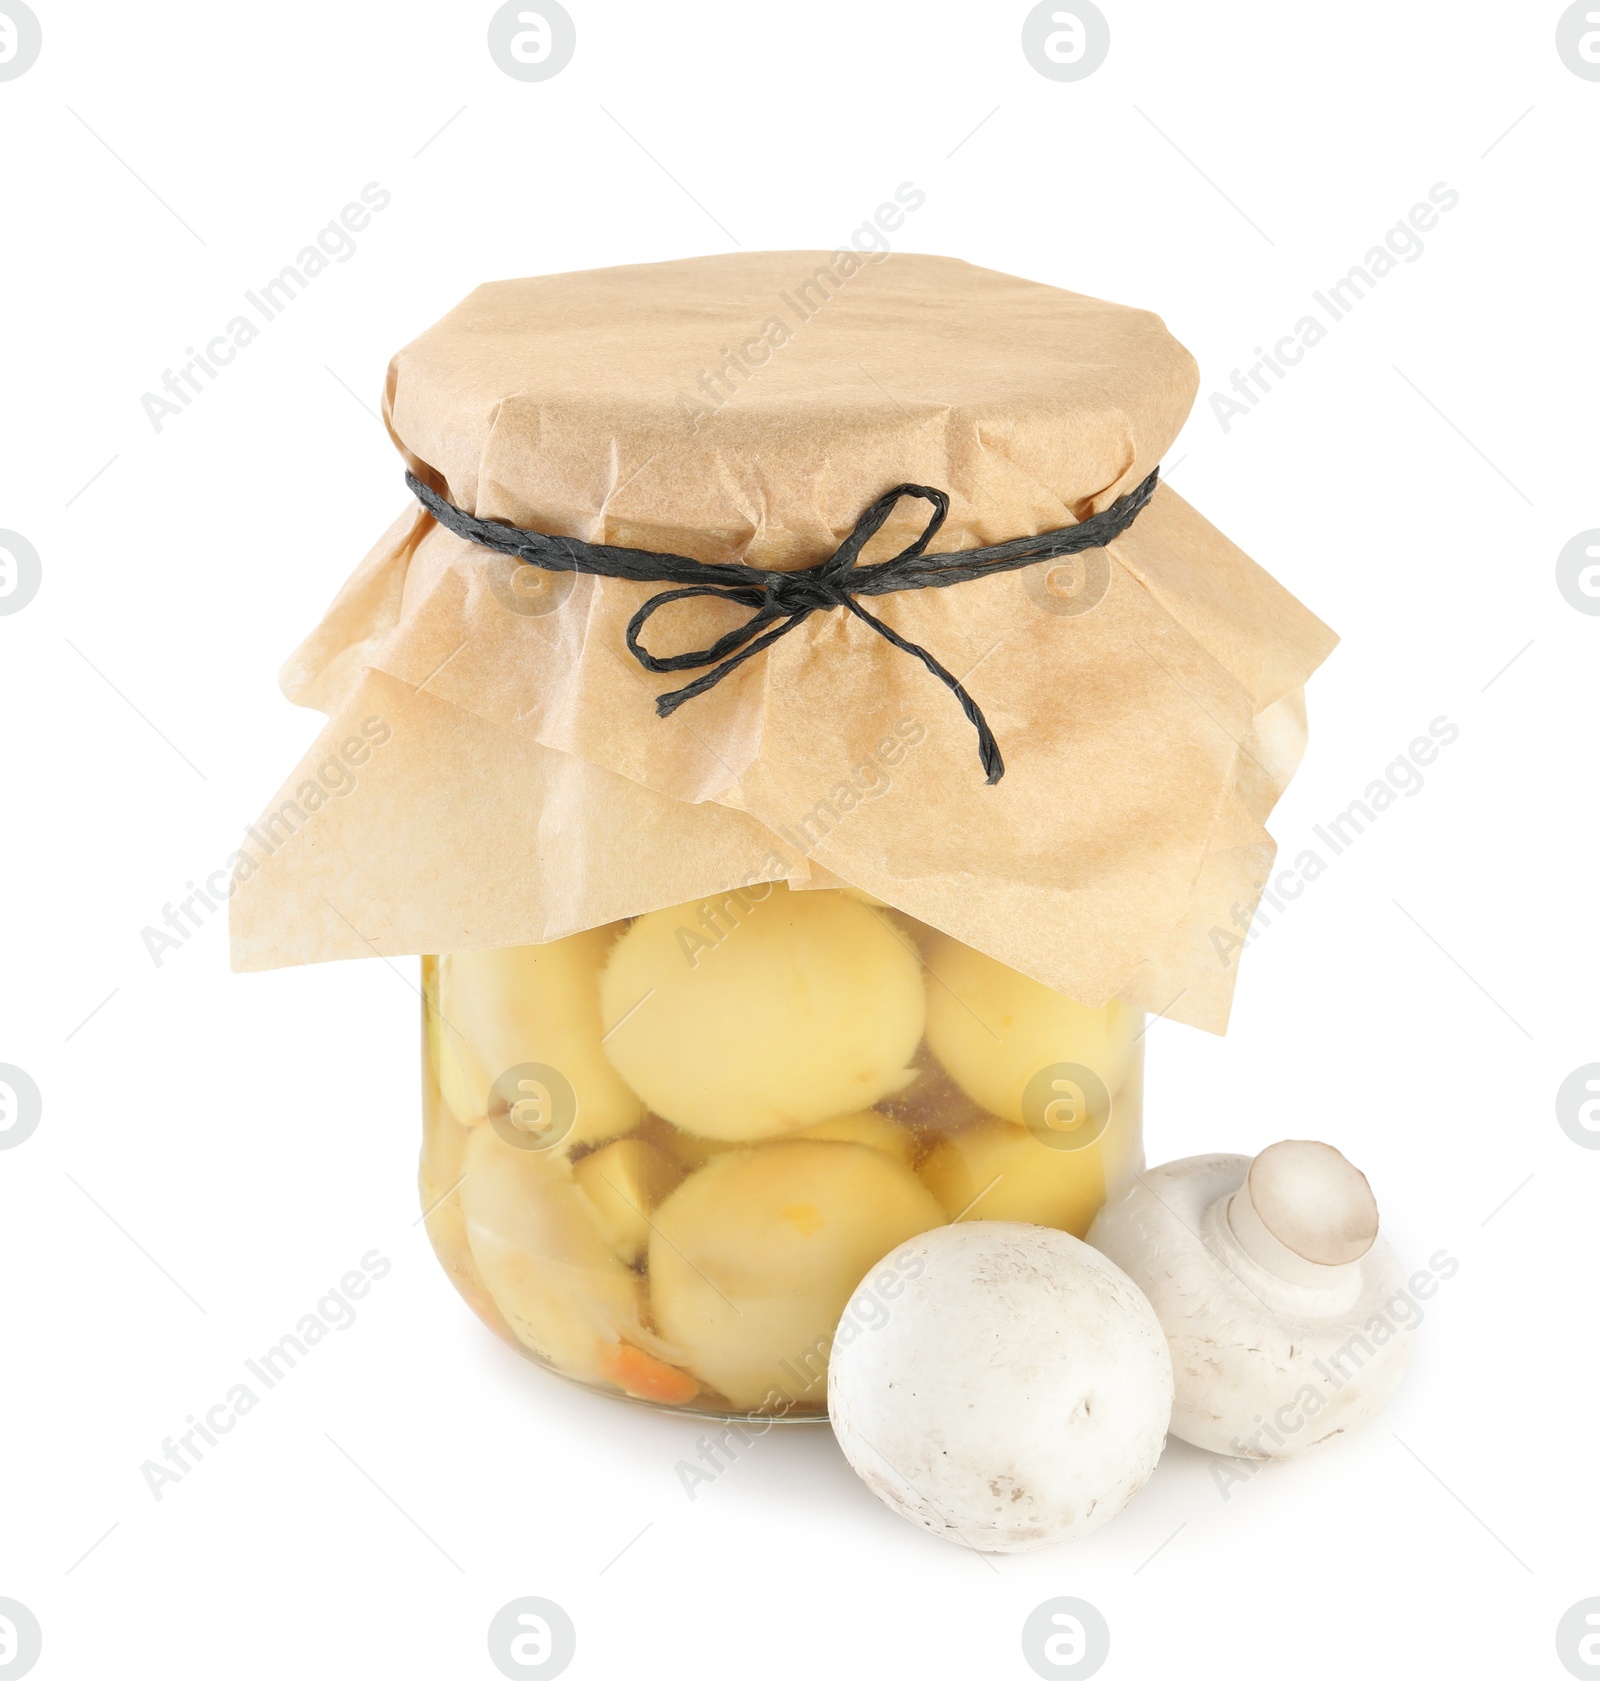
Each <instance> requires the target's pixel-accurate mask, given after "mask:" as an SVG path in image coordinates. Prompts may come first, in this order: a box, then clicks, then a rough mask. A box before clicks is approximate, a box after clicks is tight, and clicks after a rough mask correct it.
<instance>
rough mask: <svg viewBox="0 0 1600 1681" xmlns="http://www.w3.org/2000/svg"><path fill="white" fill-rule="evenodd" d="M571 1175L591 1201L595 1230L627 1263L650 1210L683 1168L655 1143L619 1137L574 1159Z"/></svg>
mask: <svg viewBox="0 0 1600 1681" xmlns="http://www.w3.org/2000/svg"><path fill="white" fill-rule="evenodd" d="M572 1177H573V1179H574V1181H575V1182H576V1184H577V1186H578V1189H579V1190H580V1191H582V1192H583V1194H584V1195H585V1196H586V1197H588V1199H589V1201H590V1202H591V1203H592V1204H593V1205H594V1218H595V1225H596V1228H597V1229H598V1231H599V1233H600V1235H601V1236H602V1237H603V1238H604V1239H605V1240H606V1242H607V1243H609V1244H610V1245H611V1249H612V1252H613V1253H614V1254H615V1255H616V1257H617V1259H618V1260H620V1261H621V1262H623V1264H624V1265H626V1266H630V1267H632V1266H637V1265H638V1263H639V1261H640V1259H641V1258H642V1257H643V1255H644V1250H645V1244H646V1243H647V1242H648V1241H649V1237H650V1211H651V1210H652V1209H653V1208H654V1207H655V1206H656V1204H657V1203H658V1202H660V1201H661V1199H662V1198H663V1197H664V1196H665V1195H666V1194H667V1192H668V1191H670V1190H671V1189H672V1187H673V1186H674V1185H676V1184H677V1182H678V1181H679V1179H681V1178H682V1177H683V1168H682V1166H681V1165H680V1164H679V1163H677V1162H675V1161H674V1160H673V1159H672V1157H671V1156H670V1155H668V1154H667V1152H666V1151H665V1150H663V1149H662V1148H661V1146H660V1145H659V1144H652V1143H650V1142H649V1141H648V1140H647V1139H643V1138H619V1139H617V1140H616V1142H615V1143H612V1144H607V1145H605V1146H604V1147H602V1148H601V1149H598V1150H591V1151H590V1152H589V1154H588V1155H586V1156H585V1157H584V1158H583V1159H582V1160H581V1161H579V1162H576V1163H575V1164H574V1165H573V1169H572Z"/></svg>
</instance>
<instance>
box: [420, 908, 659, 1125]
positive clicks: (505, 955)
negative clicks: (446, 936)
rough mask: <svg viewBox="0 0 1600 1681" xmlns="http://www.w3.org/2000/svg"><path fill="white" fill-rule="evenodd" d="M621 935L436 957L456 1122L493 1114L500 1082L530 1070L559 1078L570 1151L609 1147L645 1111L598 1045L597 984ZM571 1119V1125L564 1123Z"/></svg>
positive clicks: (438, 1033) (443, 1053)
mask: <svg viewBox="0 0 1600 1681" xmlns="http://www.w3.org/2000/svg"><path fill="white" fill-rule="evenodd" d="M615 938H616V931H615V927H614V926H611V927H605V928H591V929H589V930H588V931H587V932H585V933H582V934H573V935H571V936H569V937H568V938H566V939H563V940H552V941H551V942H550V943H549V944H548V945H542V946H504V947H501V948H498V949H496V950H492V951H468V952H459V953H456V954H455V955H453V956H448V957H441V958H439V959H438V992H439V996H438V1006H437V1010H436V1011H432V1010H430V1012H429V1026H430V1033H431V1037H432V1039H433V1044H434V1056H435V1059H436V1066H437V1068H438V1074H439V1087H440V1092H441V1094H442V1096H443V1098H444V1101H445V1103H446V1104H447V1105H448V1106H449V1108H450V1109H451V1110H452V1111H453V1112H454V1113H455V1115H456V1118H457V1119H458V1120H464V1121H468V1120H473V1119H476V1118H477V1117H479V1116H481V1115H484V1114H485V1113H487V1111H488V1108H489V1103H490V1092H491V1089H492V1088H493V1086H494V1083H495V1082H496V1081H497V1080H498V1079H500V1077H501V1076H502V1075H504V1074H506V1073H507V1072H508V1071H509V1070H511V1069H514V1068H516V1067H518V1066H519V1065H522V1064H540V1065H543V1066H545V1067H547V1068H550V1069H553V1070H555V1072H556V1073H557V1074H559V1075H560V1076H561V1078H562V1079H563V1080H564V1081H565V1082H566V1085H567V1086H568V1087H570V1089H571V1092H572V1096H573V1098H574V1099H575V1102H576V1110H575V1115H574V1116H572V1117H567V1116H563V1117H562V1122H563V1129H564V1134H565V1136H564V1138H563V1140H562V1142H564V1143H566V1144H567V1145H569V1146H571V1145H575V1144H602V1143H604V1142H605V1141H606V1140H608V1139H611V1138H615V1137H617V1136H618V1135H619V1134H621V1133H624V1132H627V1131H629V1130H630V1129H631V1128H632V1127H634V1126H636V1125H637V1124H638V1122H639V1120H640V1118H641V1116H642V1115H643V1113H644V1110H643V1106H642V1105H641V1103H640V1102H639V1099H638V1097H637V1096H636V1095H635V1094H634V1093H633V1092H631V1091H630V1090H629V1089H628V1087H627V1085H626V1084H625V1083H624V1082H623V1080H622V1079H621V1078H620V1077H619V1076H618V1074H617V1071H616V1069H615V1068H613V1067H612V1065H611V1063H610V1062H609V1061H608V1060H607V1058H606V1056H605V1053H604V1051H603V1050H602V1048H601V1044H600V1004H599V997H598V992H597V982H598V977H599V974H600V969H601V966H602V964H603V963H604V962H605V960H606V955H607V953H608V952H609V951H610V949H611V945H612V942H613V940H614V939H615ZM569 1120H570V1127H568V1126H567V1125H566V1123H567V1122H568V1121H569Z"/></svg>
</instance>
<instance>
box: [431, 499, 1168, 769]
mask: <svg viewBox="0 0 1600 1681" xmlns="http://www.w3.org/2000/svg"><path fill="white" fill-rule="evenodd" d="M1158 472H1159V469H1158V470H1157V471H1155V472H1152V473H1151V474H1150V475H1149V477H1148V478H1146V479H1145V480H1144V481H1143V482H1142V483H1140V484H1139V485H1138V486H1137V487H1136V488H1135V489H1133V490H1131V491H1129V492H1128V493H1127V494H1126V495H1125V496H1119V497H1118V498H1117V500H1116V501H1115V502H1113V503H1112V504H1111V506H1110V507H1109V508H1106V509H1105V510H1104V511H1103V512H1101V513H1098V514H1094V515H1091V516H1090V518H1088V519H1086V520H1083V521H1081V522H1080V523H1079V524H1077V525H1068V526H1062V527H1060V528H1059V529H1057V530H1054V531H1045V532H1041V533H1040V534H1039V535H1038V536H1034V537H1016V538H1013V539H1012V540H1011V541H1010V542H1007V543H995V544H991V545H989V546H988V547H985V548H978V549H961V550H958V551H956V552H954V553H949V554H934V555H930V554H928V553H927V547H928V544H929V542H930V541H931V540H932V539H933V538H934V536H935V535H937V533H938V531H939V528H940V526H942V525H943V524H944V521H945V516H946V514H947V513H948V512H949V510H950V498H949V497H948V496H947V495H946V494H945V493H944V492H943V491H942V490H935V489H933V488H932V487H931V486H929V485H925V484H899V485H896V486H895V487H894V489H893V490H889V491H885V492H884V494H883V495H882V496H880V497H879V498H878V500H877V501H876V502H874V503H873V504H872V505H871V506H870V507H869V508H867V510H866V511H865V512H864V513H863V514H862V515H861V517H860V518H859V519H858V520H857V521H856V523H855V526H854V527H853V529H852V530H851V532H850V535H849V536H848V537H846V538H845V540H844V541H843V542H842V543H840V545H839V546H838V548H837V549H835V550H834V551H833V553H832V554H831V555H829V556H828V558H827V559H826V560H824V561H822V562H820V563H819V564H818V565H816V566H810V567H807V568H805V569H804V570H803V571H799V572H768V571H765V570H763V569H762V568H759V567H755V566H745V565H743V564H742V563H732V564H730V563H722V564H711V563H708V562H706V561H700V560H691V559H690V558H689V557H688V556H686V555H675V554H665V553H658V552H657V551H655V550H652V549H625V548H618V547H615V546H613V545H611V544H605V543H584V542H580V541H579V540H578V539H577V538H575V537H552V536H549V535H547V534H546V533H544V532H540V531H527V530H524V529H523V528H522V527H520V526H515V525H508V524H506V523H505V522H504V521H503V520H481V519H478V518H476V517H475V516H474V515H472V514H468V513H464V512H463V511H462V510H461V509H460V508H458V507H456V506H455V504H454V503H452V502H448V501H446V500H445V498H444V497H442V496H440V495H438V494H437V493H436V492H435V491H432V490H430V489H429V488H428V486H427V485H425V484H424V483H423V482H422V481H421V480H420V479H419V478H417V477H416V475H415V474H412V473H407V474H406V484H407V485H408V486H409V487H410V489H411V491H412V494H413V495H415V496H416V498H417V500H418V501H419V502H421V504H422V505H423V507H424V508H426V509H427V510H428V512H429V513H430V514H432V515H433V517H434V518H435V519H436V520H438V522H439V523H440V524H441V525H443V526H444V527H446V529H448V530H450V531H453V532H454V533H455V534H456V535H457V536H458V537H463V538H465V539H466V540H467V541H468V542H472V543H477V544H479V545H480V546H482V547H484V548H490V549H494V550H496V551H498V552H499V553H501V554H509V555H514V556H516V557H517V559H519V560H522V561H524V562H526V563H527V564H528V565H531V566H540V567H543V568H545V569H546V570H548V571H552V572H584V573H592V574H595V575H597V576H599V577H606V578H630V579H633V580H635V581H638V582H644V583H667V584H677V585H679V586H681V587H679V588H677V589H666V590H662V591H660V592H659V593H658V594H656V595H652V596H651V597H650V598H649V599H648V600H647V601H646V602H645V603H644V604H643V606H641V607H640V608H639V610H638V611H637V612H636V613H635V614H634V615H633V617H632V618H631V619H629V621H628V629H627V643H628V651H629V652H630V653H631V654H632V655H633V657H634V658H635V659H636V660H637V661H638V662H639V664H640V665H642V666H643V667H644V668H645V670H647V671H654V672H669V671H697V670H700V669H701V668H702V667H705V666H709V667H711V669H710V670H709V671H705V672H704V674H703V675H702V676H699V677H697V678H695V680H694V681H693V682H692V683H686V684H685V685H684V686H683V687H682V688H681V689H671V690H668V691H667V693H665V694H663V695H659V696H658V697H657V698H656V711H657V713H658V714H659V715H660V716H661V717H663V718H667V717H670V716H671V715H672V713H674V712H675V711H677V709H678V708H679V707H680V706H682V705H683V704H684V702H685V701H689V700H693V699H694V698H695V696H696V695H703V694H704V693H705V692H706V690H708V689H711V688H715V687H716V685H717V684H718V683H720V682H721V681H722V679H723V678H724V677H726V676H727V675H728V673H729V672H730V671H734V670H736V669H737V668H738V667H739V666H741V665H743V664H744V662H745V661H746V660H748V659H752V658H754V656H755V655H757V654H759V653H761V652H762V651H763V650H764V649H766V648H770V647H771V646H772V644H773V643H774V642H776V641H777V640H778V639H779V637H782V636H787V635H788V634H789V632H790V631H791V630H793V629H794V628H795V627H796V626H797V625H799V624H803V623H804V622H805V620H806V619H808V618H809V617H810V616H811V615H812V614H813V613H822V612H828V611H831V610H832V609H834V608H836V607H842V608H843V609H844V610H845V611H846V612H849V613H853V614H854V615H855V616H856V617H857V618H858V619H860V620H861V621H862V623H863V624H867V625H870V626H871V627H872V628H873V630H875V631H876V632H877V633H878V635H879V636H881V637H883V638H884V640H885V641H886V642H890V643H892V644H893V645H894V646H895V647H896V648H898V649H900V650H901V652H902V653H906V654H910V655H911V656H912V657H913V658H915V659H917V660H920V661H921V662H922V664H923V665H924V666H925V667H926V668H927V670H928V671H929V672H930V673H932V675H933V676H934V677H936V678H937V679H938V680H939V681H940V682H941V683H943V684H944V686H945V687H946V688H947V689H949V691H950V692H951V694H953V695H954V696H955V698H956V700H957V701H958V702H959V703H960V706H961V710H962V712H963V713H964V714H965V715H966V718H967V721H968V722H969V723H970V724H971V725H972V727H973V729H974V730H976V731H977V734H978V759H979V762H980V763H981V764H982V766H983V771H984V777H985V780H986V782H987V783H988V784H989V785H990V786H993V784H995V783H996V782H998V781H999V780H1000V778H1001V777H1002V776H1004V775H1005V762H1004V760H1002V758H1001V757H1000V747H999V744H998V743H997V742H996V740H995V738H994V732H993V731H992V730H991V729H990V728H989V724H988V721H987V720H986V719H985V718H984V716H983V712H982V711H981V709H980V708H979V706H978V704H977V702H976V701H974V700H973V698H972V696H971V695H970V694H968V693H967V690H966V688H965V686H964V685H963V684H962V683H961V681H960V679H959V678H957V677H955V676H954V675H953V674H952V673H951V672H949V671H947V670H946V669H945V667H944V666H942V665H941V664H940V663H939V661H938V660H936V659H935V658H934V657H933V655H932V654H930V653H929V652H928V650H927V649H926V648H923V647H920V646H919V645H918V644H917V643H915V642H911V641H908V640H907V639H906V638H905V637H903V636H901V635H900V634H899V632H898V631H896V630H894V629H892V628H891V627H890V626H889V625H887V624H885V623H884V622H883V620H882V619H880V618H877V617H876V616H875V615H873V614H871V613H869V612H868V611H867V610H866V608H864V607H863V606H862V605H861V602H860V600H859V599H858V598H859V597H861V596H875V595H889V594H892V593H894V592H896V591H899V590H909V589H941V588H944V587H945V586H947V585H949V584H959V583H964V582H966V581H968V580H969V579H973V578H981V577H986V576H988V575H989V574H991V573H995V572H1011V571H1015V570H1016V569H1017V568H1018V567H1022V566H1032V565H1036V564H1037V563H1038V562H1040V561H1043V560H1055V559H1059V558H1061V557H1062V556H1064V555H1069V554H1078V553H1081V552H1082V551H1083V550H1085V549H1096V548H1102V547H1104V546H1105V544H1107V543H1109V542H1111V541H1112V540H1113V539H1114V538H1116V537H1119V536H1121V535H1122V533H1123V532H1124V531H1126V530H1127V529H1128V527H1129V526H1130V525H1132V524H1133V522H1134V520H1135V519H1136V518H1137V517H1138V515H1139V513H1140V512H1141V510H1142V509H1143V508H1144V506H1145V504H1146V503H1147V502H1148V501H1149V500H1150V498H1151V496H1152V495H1153V494H1154V491H1155V487H1156V479H1157V473H1158ZM907 496H910V497H918V498H920V499H921V500H922V501H924V502H927V503H929V504H931V506H932V512H931V513H930V514H929V516H928V521H927V524H926V525H925V526H924V527H923V529H922V533H921V535H920V536H918V537H917V538H915V539H914V540H913V541H912V542H910V543H908V544H907V545H906V546H905V547H904V548H903V549H901V550H900V552H899V553H898V554H896V555H893V556H891V557H890V558H889V559H887V560H881V561H875V562H873V563H872V564H871V565H868V566H861V565H858V564H857V562H858V560H859V558H860V555H861V551H862V549H863V548H865V547H866V545H867V544H868V543H869V542H870V541H871V540H872V538H873V537H874V536H875V535H876V534H877V533H878V531H880V530H881V529H882V527H883V524H884V522H885V521H886V520H887V519H888V518H889V515H890V514H891V513H892V512H893V511H894V509H895V507H896V505H897V504H898V503H899V501H900V499H901V498H902V497H907ZM697 596H713V597H715V598H717V599H718V600H722V601H731V602H734V603H736V604H737V605H739V606H741V607H748V608H749V609H750V617H749V618H748V619H746V620H745V622H744V623H743V624H741V625H737V626H735V628H734V629H732V630H730V631H728V632H726V633H725V634H724V635H722V636H719V637H718V638H717V639H716V640H715V641H714V642H711V643H709V644H707V646H705V647H704V648H693V649H690V650H688V651H687V652H685V653H681V654H666V655H660V654H652V653H651V652H650V650H649V649H648V648H646V647H645V646H644V644H643V642H642V641H641V640H640V634H641V632H642V631H643V630H644V627H645V626H646V625H647V624H648V623H649V621H650V619H651V618H652V616H653V615H654V614H656V613H658V612H660V610H661V609H662V608H663V607H667V606H670V605H671V603H673V602H674V601H687V600H690V599H692V598H694V597H697Z"/></svg>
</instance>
